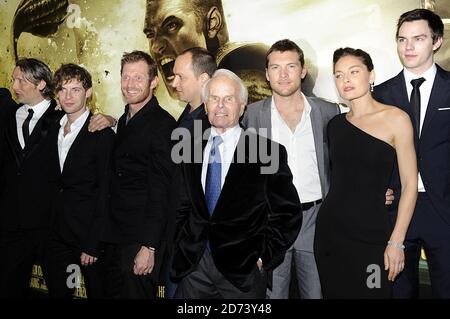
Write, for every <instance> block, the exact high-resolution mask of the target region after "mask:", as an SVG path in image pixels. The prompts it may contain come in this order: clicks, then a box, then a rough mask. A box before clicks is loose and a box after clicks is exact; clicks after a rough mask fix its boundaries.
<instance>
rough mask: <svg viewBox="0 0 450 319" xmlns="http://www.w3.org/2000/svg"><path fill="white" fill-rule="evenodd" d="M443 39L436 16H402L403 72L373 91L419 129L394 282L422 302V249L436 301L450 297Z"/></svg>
mask: <svg viewBox="0 0 450 319" xmlns="http://www.w3.org/2000/svg"><path fill="white" fill-rule="evenodd" d="M442 36H443V24H442V20H441V19H440V17H439V16H438V15H436V14H434V13H433V12H432V11H429V10H426V9H415V10H412V11H408V12H406V13H404V14H402V15H401V16H400V19H399V21H398V24H397V35H396V37H397V51H398V54H399V57H400V60H401V61H402V64H403V66H404V69H403V71H402V72H400V73H399V74H398V75H397V76H395V77H394V78H392V79H390V80H388V81H386V82H384V83H382V84H380V85H378V86H376V87H375V90H374V97H375V98H376V99H377V100H378V101H380V102H382V103H386V104H392V105H396V106H398V107H400V108H402V109H403V110H404V111H406V112H407V113H408V114H409V115H410V117H411V121H412V122H413V126H414V128H415V146H416V153H417V163H418V168H419V185H418V191H419V196H418V198H417V203H416V208H415V211H414V216H413V219H412V221H411V224H410V226H409V230H408V232H407V234H406V238H405V241H404V245H405V246H406V247H405V263H406V264H405V268H404V271H403V272H402V273H401V274H400V275H399V276H398V278H397V280H396V281H395V282H394V297H396V298H417V297H418V286H419V285H418V284H419V282H418V281H419V274H418V264H419V259H420V253H421V248H422V247H423V248H424V249H425V253H426V256H427V261H428V267H429V271H430V279H431V286H432V293H433V297H436V298H450V196H449V194H450V151H449V145H450V72H447V71H445V70H443V69H442V68H440V67H439V66H438V65H436V64H435V63H434V53H435V52H436V51H437V50H438V49H439V47H440V46H441V44H442ZM398 175H399V174H398V171H397V172H395V173H394V178H393V181H392V183H393V184H392V186H393V189H394V191H395V193H394V194H395V197H396V198H397V199H398V198H399V196H400V190H401V188H400V187H401V186H400V181H399V177H398ZM396 206H397V205H393V208H394V211H393V214H392V215H393V216H392V217H393V219H394V220H395V218H396V216H395V215H396V214H395V213H396V212H395V208H396ZM399 244H402V243H399Z"/></svg>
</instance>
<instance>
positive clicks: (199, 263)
mask: <svg viewBox="0 0 450 319" xmlns="http://www.w3.org/2000/svg"><path fill="white" fill-rule="evenodd" d="M202 101H203V103H205V105H206V110H207V114H208V119H209V122H210V123H211V126H212V127H211V130H210V134H209V137H208V139H207V141H204V140H203V139H202V138H198V137H197V136H194V138H193V139H192V141H191V143H192V148H191V155H192V156H191V157H190V158H189V159H188V160H187V161H185V162H183V163H182V177H183V179H182V182H183V185H182V186H183V188H182V195H181V203H180V207H179V209H178V215H177V231H176V233H175V234H176V239H175V248H174V260H173V266H172V277H173V278H174V279H175V280H176V279H178V280H180V279H182V285H181V286H182V290H183V296H184V297H185V298H188V299H192V298H227V299H228V298H264V297H265V292H266V286H267V282H266V279H267V278H266V276H265V274H264V271H268V270H271V269H273V268H274V267H276V266H277V265H278V264H280V263H281V262H282V260H283V258H284V254H285V251H286V249H287V248H288V247H289V246H290V245H291V244H292V243H293V242H294V240H295V238H296V236H297V234H298V232H299V230H300V225H301V220H302V212H301V207H300V201H299V199H298V195H297V192H296V190H295V187H294V185H293V184H292V174H291V171H290V170H289V167H288V165H287V154H286V151H285V149H284V147H283V146H281V145H279V144H277V143H274V142H272V141H270V140H268V139H266V138H264V137H258V136H257V135H256V134H254V133H250V132H243V130H242V129H241V127H240V126H239V117H240V116H241V115H242V113H243V112H244V108H245V105H246V103H247V89H246V88H245V86H244V84H243V82H242V81H241V80H240V79H239V78H238V77H237V76H236V75H235V74H234V73H233V72H231V71H228V70H224V69H221V70H218V71H216V72H215V73H214V75H213V77H212V78H211V80H209V81H208V82H206V84H205V85H204V86H203V89H202ZM208 131H209V130H208ZM264 151H266V152H265V153H264ZM202 154H203V155H202ZM263 154H267V155H268V158H264V156H263ZM269 165H270V166H269Z"/></svg>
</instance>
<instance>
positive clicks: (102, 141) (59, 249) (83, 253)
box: [46, 64, 114, 298]
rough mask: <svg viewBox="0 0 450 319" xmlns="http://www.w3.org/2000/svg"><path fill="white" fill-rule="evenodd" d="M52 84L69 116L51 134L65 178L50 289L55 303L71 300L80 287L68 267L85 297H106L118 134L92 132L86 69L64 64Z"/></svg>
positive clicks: (57, 204) (50, 250) (50, 252)
mask: <svg viewBox="0 0 450 319" xmlns="http://www.w3.org/2000/svg"><path fill="white" fill-rule="evenodd" d="M54 84H55V92H56V94H57V96H58V100H59V102H60V105H61V107H62V109H63V111H64V112H65V113H66V114H65V115H64V116H63V117H62V119H61V120H60V128H59V130H56V132H55V134H53V135H52V136H53V137H52V143H53V147H55V148H57V151H58V152H57V155H58V158H57V160H56V161H54V162H52V163H56V165H58V167H57V168H58V170H60V171H61V177H60V183H59V192H58V193H57V194H56V197H55V201H54V212H55V216H54V218H55V219H54V222H53V223H52V231H51V234H50V240H49V243H48V245H47V250H46V252H47V256H48V257H47V260H48V280H47V286H48V289H49V294H50V297H52V298H72V297H73V293H74V290H75V283H76V282H75V281H70V280H69V281H68V280H67V279H68V276H69V275H70V273H71V272H72V271H73V269H72V270H70V271H68V266H69V265H78V267H81V273H82V274H83V276H84V282H85V286H86V292H87V297H88V298H102V297H104V295H103V289H102V284H103V283H102V280H101V277H102V276H103V273H102V272H101V269H100V268H101V267H100V265H101V263H102V260H101V259H102V255H101V247H100V234H101V232H102V231H103V226H104V222H105V213H106V200H107V193H108V186H109V185H108V182H109V181H108V172H109V158H110V153H111V150H112V145H113V142H114V132H113V131H112V130H111V129H110V128H107V129H104V130H101V131H97V132H94V133H91V132H89V131H88V124H89V120H90V117H91V116H92V114H91V113H90V111H89V110H88V108H87V106H86V101H87V100H88V99H89V98H90V97H91V95H92V78H91V75H90V74H89V72H88V71H87V70H85V69H84V68H82V67H80V66H78V65H75V64H64V65H62V66H61V67H60V68H59V69H58V70H57V71H56V72H55V76H54ZM98 259H100V260H98Z"/></svg>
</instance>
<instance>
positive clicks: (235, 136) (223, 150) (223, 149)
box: [202, 125, 242, 192]
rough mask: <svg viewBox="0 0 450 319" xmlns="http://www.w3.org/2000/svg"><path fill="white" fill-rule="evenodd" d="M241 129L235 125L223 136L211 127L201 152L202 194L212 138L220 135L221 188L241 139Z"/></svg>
mask: <svg viewBox="0 0 450 319" xmlns="http://www.w3.org/2000/svg"><path fill="white" fill-rule="evenodd" d="M241 133H242V128H241V127H240V126H239V125H236V126H234V127H232V128H230V129H228V130H226V131H225V133H223V134H219V132H217V130H216V129H215V128H214V127H211V135H210V136H209V139H208V143H207V144H206V146H205V149H204V151H203V165H202V186H203V192H205V184H206V172H207V171H208V162H209V154H210V153H211V147H212V142H213V138H214V137H215V136H218V135H220V137H222V140H223V143H221V144H219V146H218V147H219V152H220V159H221V163H222V171H221V184H220V187H223V184H224V183H225V178H226V177H227V174H228V170H229V169H230V165H231V162H232V161H233V156H234V151H235V150H236V146H237V144H238V142H239V138H240V137H241Z"/></svg>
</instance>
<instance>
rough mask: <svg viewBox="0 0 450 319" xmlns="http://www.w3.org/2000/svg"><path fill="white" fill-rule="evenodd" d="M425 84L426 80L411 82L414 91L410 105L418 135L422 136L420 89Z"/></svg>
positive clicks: (420, 79) (419, 79)
mask: <svg viewBox="0 0 450 319" xmlns="http://www.w3.org/2000/svg"><path fill="white" fill-rule="evenodd" d="M423 82H425V79H424V78H418V79H415V80H411V84H412V86H413V90H412V92H411V98H410V99H409V103H410V104H411V108H412V111H413V115H414V124H415V125H416V130H417V135H420V89H419V87H420V86H421V85H422V83H423Z"/></svg>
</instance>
